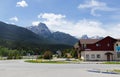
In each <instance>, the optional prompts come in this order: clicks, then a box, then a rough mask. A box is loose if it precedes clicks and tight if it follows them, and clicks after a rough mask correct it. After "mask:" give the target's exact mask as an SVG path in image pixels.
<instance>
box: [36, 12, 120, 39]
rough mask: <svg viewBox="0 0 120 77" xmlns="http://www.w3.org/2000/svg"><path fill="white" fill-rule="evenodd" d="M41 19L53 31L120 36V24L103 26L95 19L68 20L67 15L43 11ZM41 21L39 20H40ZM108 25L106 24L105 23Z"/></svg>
mask: <svg viewBox="0 0 120 77" xmlns="http://www.w3.org/2000/svg"><path fill="white" fill-rule="evenodd" d="M38 18H40V21H41V22H43V23H45V24H46V25H47V26H48V27H49V28H50V29H51V30H53V31H61V32H65V33H69V34H71V35H73V36H76V37H80V36H82V35H84V34H87V35H89V36H95V35H100V36H108V35H110V36H113V37H119V36H118V35H119V34H118V33H120V30H119V28H120V25H117V26H112V27H107V28H103V25H104V24H103V23H102V22H100V21H95V20H88V19H82V20H79V21H77V22H73V21H68V20H67V19H66V16H65V15H62V14H54V13H42V14H40V15H38ZM40 21H37V23H38V22H40ZM104 26H106V25H104Z"/></svg>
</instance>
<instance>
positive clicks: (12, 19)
mask: <svg viewBox="0 0 120 77" xmlns="http://www.w3.org/2000/svg"><path fill="white" fill-rule="evenodd" d="M9 20H10V21H14V22H18V21H19V20H18V17H16V16H14V17H12V18H10V19H9Z"/></svg>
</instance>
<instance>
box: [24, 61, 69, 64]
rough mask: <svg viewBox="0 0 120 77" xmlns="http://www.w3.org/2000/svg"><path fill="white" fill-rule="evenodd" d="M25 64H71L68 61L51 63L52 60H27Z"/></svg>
mask: <svg viewBox="0 0 120 77" xmlns="http://www.w3.org/2000/svg"><path fill="white" fill-rule="evenodd" d="M25 62H29V63H51V64H67V63H69V62H66V61H50V60H46V61H43V60H26V61H25Z"/></svg>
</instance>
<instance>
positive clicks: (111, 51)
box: [74, 36, 120, 61]
mask: <svg viewBox="0 0 120 77" xmlns="http://www.w3.org/2000/svg"><path fill="white" fill-rule="evenodd" d="M74 48H75V49H76V51H77V52H79V53H80V58H81V59H82V60H84V61H116V60H120V40H119V39H114V38H112V37H110V36H107V37H105V38H103V39H80V40H79V42H78V43H76V44H75V45H74Z"/></svg>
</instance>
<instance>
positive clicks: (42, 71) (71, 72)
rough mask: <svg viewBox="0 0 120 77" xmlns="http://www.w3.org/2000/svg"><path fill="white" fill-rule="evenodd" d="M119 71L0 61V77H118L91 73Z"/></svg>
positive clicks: (96, 66) (92, 66) (105, 67)
mask: <svg viewBox="0 0 120 77" xmlns="http://www.w3.org/2000/svg"><path fill="white" fill-rule="evenodd" d="M109 69H120V65H105V64H39V63H26V62H24V61H23V60H5V61H0V77H120V75H119V74H107V73H98V72H93V71H94V70H109Z"/></svg>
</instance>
